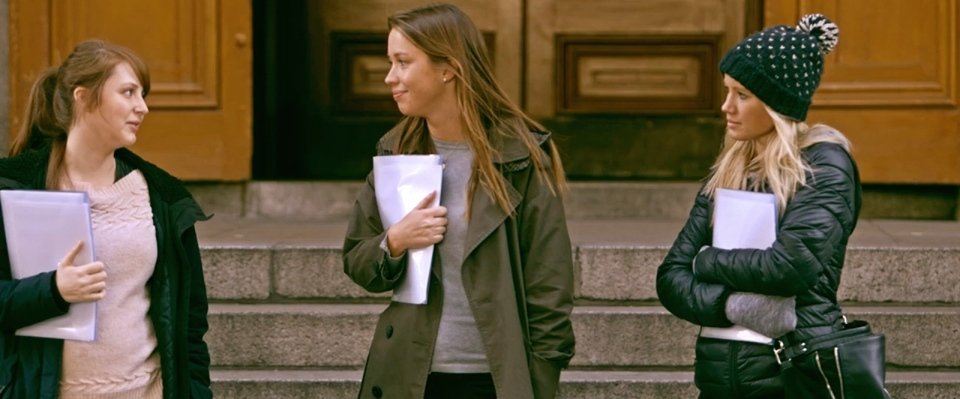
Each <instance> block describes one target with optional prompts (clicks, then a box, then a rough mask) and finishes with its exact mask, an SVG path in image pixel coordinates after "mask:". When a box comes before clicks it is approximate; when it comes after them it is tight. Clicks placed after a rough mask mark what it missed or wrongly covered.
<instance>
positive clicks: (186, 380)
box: [0, 147, 213, 399]
mask: <svg viewBox="0 0 960 399" xmlns="http://www.w3.org/2000/svg"><path fill="white" fill-rule="evenodd" d="M49 157H50V148H49V147H45V148H41V149H37V150H31V151H27V152H24V153H22V154H20V155H18V156H16V157H13V158H5V159H0V189H33V190H42V189H43V186H44V181H45V179H46V169H47V161H48V160H49ZM115 157H116V158H117V159H118V160H120V161H122V163H123V164H125V165H127V166H129V167H131V168H133V169H139V170H140V172H141V173H143V176H144V178H145V179H146V181H147V186H148V189H149V193H150V207H151V209H152V211H153V218H154V227H155V228H156V234H157V264H156V267H155V269H154V272H153V276H151V278H150V281H149V283H148V284H149V290H150V310H149V315H150V320H151V321H152V322H153V326H154V329H155V332H156V335H157V350H158V351H159V352H160V367H161V375H162V378H163V397H164V398H165V399H174V398H176V399H186V398H191V399H195V398H210V397H212V396H213V394H212V392H211V391H210V355H209V352H208V351H207V344H206V343H205V342H204V340H203V336H204V334H205V333H206V332H207V292H206V286H205V285H204V280H203V270H202V267H201V262H200V251H199V246H198V245H197V234H196V231H195V230H194V226H193V225H194V223H195V222H197V221H199V220H206V219H207V217H206V216H205V215H204V214H203V212H202V210H201V209H200V206H199V205H198V204H197V202H196V201H194V199H193V197H192V196H191V195H190V193H189V192H188V191H187V190H186V188H184V186H183V184H181V183H180V181H179V180H177V179H176V178H174V177H173V176H170V175H169V174H167V173H166V172H164V171H163V170H162V169H160V168H158V167H156V166H154V165H153V164H151V163H149V162H147V161H145V160H143V159H142V158H140V157H138V156H137V155H135V154H134V153H132V152H130V151H129V150H126V149H119V150H117V151H116V153H115ZM2 225H3V222H2V217H0V397H4V398H7V397H12V398H31V399H33V398H40V399H53V398H56V397H57V395H58V390H59V381H60V367H61V360H62V355H63V341H62V340H58V339H47V338H34V337H22V336H16V335H14V330H16V329H17V328H19V327H23V326H24V325H28V324H31V323H30V322H29V320H33V321H34V322H35V321H36V320H45V319H48V318H51V317H54V316H60V315H62V314H64V313H66V312H67V310H68V308H67V307H63V306H61V305H62V304H60V303H58V301H57V300H55V295H54V293H53V289H54V288H53V286H54V285H53V283H52V280H53V272H47V273H41V274H38V275H36V276H32V277H28V278H25V279H21V280H12V279H11V273H10V259H9V256H8V254H7V245H6V237H5V235H4V234H3V229H2Z"/></svg>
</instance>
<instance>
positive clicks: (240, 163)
mask: <svg viewBox="0 0 960 399" xmlns="http://www.w3.org/2000/svg"><path fill="white" fill-rule="evenodd" d="M10 15H11V36H10V41H11V43H12V44H13V43H16V44H18V47H17V48H16V49H15V48H14V47H13V46H11V75H12V76H14V79H12V80H13V82H12V84H11V89H12V104H11V105H12V106H11V108H12V111H13V112H11V115H13V116H12V120H13V123H12V124H11V126H19V124H20V122H19V118H20V117H21V113H22V111H21V110H22V109H23V107H24V102H25V99H26V94H27V92H28V91H29V86H30V84H31V83H32V81H33V79H34V78H35V76H36V75H37V73H39V72H40V71H41V70H42V69H43V68H44V67H46V66H48V65H55V64H58V63H60V62H61V61H62V60H63V58H64V57H66V55H67V54H69V52H70V51H71V50H72V48H73V47H74V45H75V44H76V43H77V42H79V41H81V40H84V39H87V38H101V39H104V40H108V41H111V42H114V43H117V44H120V45H123V46H126V47H129V48H131V49H133V50H134V51H135V52H136V53H137V54H139V55H140V56H141V57H143V59H144V61H145V62H146V63H147V65H148V66H149V67H150V77H151V85H152V88H151V93H150V95H149V96H148V98H147V105H148V106H149V107H150V114H149V115H148V116H147V119H146V123H145V124H144V125H143V127H142V128H141V130H140V134H139V138H138V141H137V144H136V145H134V146H133V148H132V149H133V150H134V151H136V152H137V153H139V154H140V155H142V156H143V157H145V158H147V159H148V160H150V161H152V162H155V163H157V164H159V165H160V166H161V167H164V168H166V169H167V170H168V171H170V172H171V173H173V174H174V175H176V176H178V177H180V178H183V179H189V180H244V179H248V178H249V177H250V169H251V165H250V158H251V153H252V134H251V129H252V124H251V115H250V111H251V87H252V82H251V79H252V72H251V49H250V45H249V44H248V41H249V37H250V34H251V32H250V30H251V26H250V25H251V22H250V5H249V3H248V2H224V1H222V0H196V1H194V0H175V1H163V0H153V1H136V2H131V1H125V0H87V1H52V0H48V1H31V0H10ZM29 21H34V24H30V23H29ZM37 22H39V24H37ZM30 25H33V26H30ZM43 39H45V40H43Z"/></svg>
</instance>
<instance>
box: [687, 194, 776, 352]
mask: <svg viewBox="0 0 960 399" xmlns="http://www.w3.org/2000/svg"><path fill="white" fill-rule="evenodd" d="M776 240H777V198H776V197H775V196H774V195H773V194H769V193H758V192H753V191H742V190H729V189H723V188H719V189H717V192H716V194H715V195H714V199H713V246H714V247H717V248H722V249H736V248H756V249H766V248H770V246H771V245H773V242H774V241H776ZM700 336H704V337H714V338H724V339H732V340H736V341H746V342H756V343H760V344H769V343H771V342H773V338H771V337H768V336H765V335H763V334H760V333H758V332H756V331H754V330H751V329H749V328H746V327H743V326H740V325H733V326H732V327H726V328H719V327H702V328H701V329H700Z"/></svg>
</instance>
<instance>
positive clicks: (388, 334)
mask: <svg viewBox="0 0 960 399" xmlns="http://www.w3.org/2000/svg"><path fill="white" fill-rule="evenodd" d="M392 336H393V326H387V339H390V337H392Z"/></svg>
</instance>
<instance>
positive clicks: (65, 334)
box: [0, 190, 97, 341]
mask: <svg viewBox="0 0 960 399" xmlns="http://www.w3.org/2000/svg"><path fill="white" fill-rule="evenodd" d="M0 207H2V209H3V228H4V232H5V233H6V238H7V250H8V252H9V253H10V270H11V272H12V274H13V278H14V279H23V278H27V277H30V276H34V275H36V274H39V273H43V272H49V271H52V270H55V269H56V268H57V263H59V262H60V261H61V260H63V257H64V256H66V255H67V253H68V252H70V250H71V249H73V247H74V246H75V245H77V242H79V241H83V248H81V250H80V253H79V254H77V256H76V258H75V259H74V264H76V265H83V264H87V263H91V262H93V253H94V252H93V230H92V229H91V224H90V204H89V201H88V200H87V194H86V193H83V192H65V191H32V190H3V191H0ZM96 316H97V308H96V302H84V303H73V304H70V310H69V311H68V312H67V314H65V315H63V316H59V317H54V318H52V319H48V320H45V321H42V322H40V323H37V324H33V325H30V326H27V327H23V328H21V329H19V330H17V331H16V334H17V335H24V336H31V337H44V338H59V339H72V340H80V341H93V339H94V338H95V336H96Z"/></svg>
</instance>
